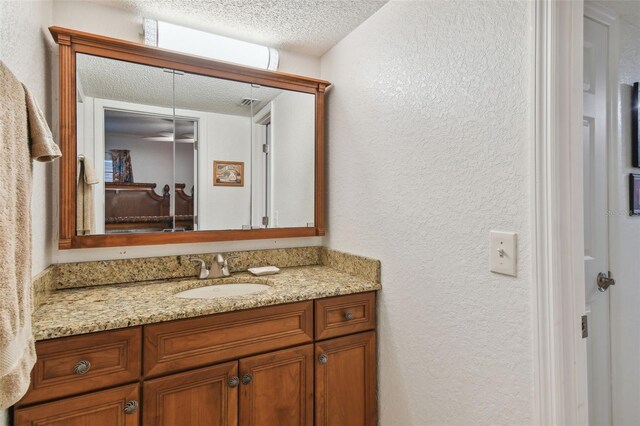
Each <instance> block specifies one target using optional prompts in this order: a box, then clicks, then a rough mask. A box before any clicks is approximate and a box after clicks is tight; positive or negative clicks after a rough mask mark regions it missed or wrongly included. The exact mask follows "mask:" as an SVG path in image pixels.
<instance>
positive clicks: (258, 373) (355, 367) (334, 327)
mask: <svg viewBox="0 0 640 426" xmlns="http://www.w3.org/2000/svg"><path fill="white" fill-rule="evenodd" d="M375 326H376V319H375V292H368V293H361V294H356V295H350V296H337V297H331V298H326V299H319V300H316V301H315V302H311V301H306V302H297V303H290V304H284V305H276V306H270V307H264V308H256V309H251V310H247V311H237V312H230V313H225V314H217V315H209V316H203V317H198V318H193V319H185V320H176V321H170V322H166V323H156V324H149V325H145V326H142V327H131V328H126V329H121V330H113V331H105V332H99V333H92V334H87V335H79V336H73V337H64V338H60V339H53V340H46V341H43V342H38V343H37V344H36V351H37V352H38V358H39V359H38V363H39V364H38V365H39V367H38V366H37V367H36V368H34V370H33V372H32V382H33V383H35V384H36V385H35V386H34V387H32V389H31V390H30V391H29V392H28V393H27V395H25V397H24V398H23V399H22V401H20V402H19V403H18V404H16V407H15V408H14V424H15V425H17V426H23V425H42V424H47V425H72V426H74V425H78V426H79V425H91V426H102V425H105V426H107V425H109V426H111V425H123V426H133V425H145V426H146V425H148V426H152V425H153V426H156V425H157V426H160V425H162V426H173V425H180V426H187V425H192V426H203V425H205V426H206V425H225V426H236V425H241V426H258V425H278V426H281V425H282V426H287V425H291V426H313V425H314V424H315V425H318V426H320V425H327V426H328V425H331V426H341V425H345V426H347V425H348V426H351V425H365V426H367V425H375V424H376V422H377V407H376V404H377V402H376V334H375ZM314 330H315V332H314ZM323 336H329V337H330V338H327V337H323ZM142 340H144V343H143V342H141V341H142ZM143 353H144V361H143ZM100 354H102V355H100ZM78 360H86V361H89V362H90V365H91V367H90V368H88V369H86V371H84V370H80V371H79V370H78V365H79V361H78ZM80 364H81V363H80ZM123 380H126V381H128V382H127V383H122V381H123ZM141 397H142V400H141V399H140V398H141Z"/></svg>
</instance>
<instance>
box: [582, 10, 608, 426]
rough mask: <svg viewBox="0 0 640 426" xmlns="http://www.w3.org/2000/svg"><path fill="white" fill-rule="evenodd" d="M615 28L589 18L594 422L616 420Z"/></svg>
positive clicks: (588, 269) (588, 234)
mask: <svg viewBox="0 0 640 426" xmlns="http://www.w3.org/2000/svg"><path fill="white" fill-rule="evenodd" d="M608 46H609V28H608V27H607V26H606V25H603V24H602V23H600V22H597V21H595V20H593V19H591V18H589V17H588V16H585V18H584V78H583V84H584V87H583V104H584V117H583V152H584V221H585V222H584V224H585V228H584V229H585V232H584V240H585V252H584V267H585V278H586V282H585V299H586V300H585V304H586V310H585V312H586V313H587V319H588V325H589V337H588V338H587V360H588V361H587V368H588V383H589V424H590V425H598V426H607V425H611V416H612V413H611V337H610V319H609V291H600V290H601V289H600V288H599V287H598V285H597V281H598V274H600V273H604V274H608V273H609V272H608V271H609V216H608V178H607V176H608V167H607V164H608V142H609V141H608V138H609V136H608V135H609V130H608V127H609V124H610V123H608V121H609V120H608V117H609V113H608V112H609V111H608V99H609V92H608V91H609V90H610V89H611V88H609V87H608V77H609V75H608V74H609V70H608V68H609V66H608V64H609V52H608V49H609V48H608Z"/></svg>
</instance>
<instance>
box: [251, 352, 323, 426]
mask: <svg viewBox="0 0 640 426" xmlns="http://www.w3.org/2000/svg"><path fill="white" fill-rule="evenodd" d="M240 380H241V382H242V383H241V385H240V424H241V425H243V426H245V425H246V426H248V425H252V426H253V425H278V426H286V425H292V426H293V425H295V426H300V425H309V426H311V425H313V345H306V346H299V347H297V348H292V349H286V350H283V351H278V352H272V353H268V354H264V355H258V356H254V357H251V358H245V359H242V360H240Z"/></svg>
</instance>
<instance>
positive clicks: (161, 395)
mask: <svg viewBox="0 0 640 426" xmlns="http://www.w3.org/2000/svg"><path fill="white" fill-rule="evenodd" d="M238 385H239V379H238V363H237V362H236V361H233V362H228V363H225V364H219V365H214V366H213V367H206V368H200V369H197V370H192V371H188V372H186V373H178V374H173V375H171V376H167V377H162V378H160V379H153V380H149V381H145V382H144V384H143V395H144V396H143V398H144V400H143V403H142V410H143V419H144V424H146V425H165V426H172V425H202V426H208V425H211V426H213V425H228V426H233V425H237V424H238Z"/></svg>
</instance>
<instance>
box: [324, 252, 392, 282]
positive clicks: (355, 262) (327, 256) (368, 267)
mask: <svg viewBox="0 0 640 426" xmlns="http://www.w3.org/2000/svg"><path fill="white" fill-rule="evenodd" d="M320 264H321V265H325V266H329V267H331V268H333V269H337V270H338V271H342V272H346V273H347V274H351V275H356V276H359V277H361V278H364V279H365V280H369V281H373V282H376V283H379V282H380V272H381V271H380V261H379V260H375V259H371V258H368V257H364V256H356V255H354V254H350V253H345V252H342V251H337V250H331V249H328V248H326V247H321V248H320Z"/></svg>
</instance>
